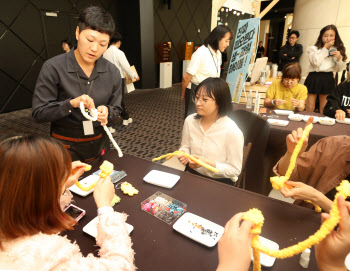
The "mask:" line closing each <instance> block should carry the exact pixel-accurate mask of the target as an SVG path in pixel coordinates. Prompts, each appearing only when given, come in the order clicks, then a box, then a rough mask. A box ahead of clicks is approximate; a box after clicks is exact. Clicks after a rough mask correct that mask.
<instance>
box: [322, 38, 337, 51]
mask: <svg viewBox="0 0 350 271" xmlns="http://www.w3.org/2000/svg"><path fill="white" fill-rule="evenodd" d="M334 41H335V40H331V41H329V42H326V43H325V44H324V45H323V47H324V48H326V49H328V50H329V48H331V46H333V45H334Z"/></svg>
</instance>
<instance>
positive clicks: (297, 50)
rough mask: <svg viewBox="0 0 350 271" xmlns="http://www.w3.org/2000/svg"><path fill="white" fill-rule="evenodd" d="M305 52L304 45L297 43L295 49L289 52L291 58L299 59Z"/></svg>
mask: <svg viewBox="0 0 350 271" xmlns="http://www.w3.org/2000/svg"><path fill="white" fill-rule="evenodd" d="M302 54H303V45H301V44H296V45H295V49H294V50H293V51H291V52H290V53H289V56H290V58H292V57H294V58H296V59H298V58H299V57H300V56H301V55H302Z"/></svg>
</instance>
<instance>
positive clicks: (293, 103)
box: [290, 98, 300, 108]
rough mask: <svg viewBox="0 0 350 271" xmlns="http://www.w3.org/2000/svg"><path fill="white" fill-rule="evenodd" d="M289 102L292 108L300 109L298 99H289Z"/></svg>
mask: <svg viewBox="0 0 350 271" xmlns="http://www.w3.org/2000/svg"><path fill="white" fill-rule="evenodd" d="M290 101H291V102H292V105H293V107H296V108H299V107H300V101H299V100H298V99H294V98H291V99H290Z"/></svg>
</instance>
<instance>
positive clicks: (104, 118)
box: [97, 105, 108, 126]
mask: <svg viewBox="0 0 350 271" xmlns="http://www.w3.org/2000/svg"><path fill="white" fill-rule="evenodd" d="M97 111H98V113H99V114H98V116H97V120H98V121H99V122H101V125H102V126H105V125H106V124H107V123H108V107H107V106H104V105H100V106H99V107H97Z"/></svg>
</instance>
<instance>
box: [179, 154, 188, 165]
mask: <svg viewBox="0 0 350 271" xmlns="http://www.w3.org/2000/svg"><path fill="white" fill-rule="evenodd" d="M177 159H179V161H180V163H181V164H183V165H185V166H186V165H187V163H188V160H189V159H188V157H185V155H184V154H181V155H178V156H177Z"/></svg>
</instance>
